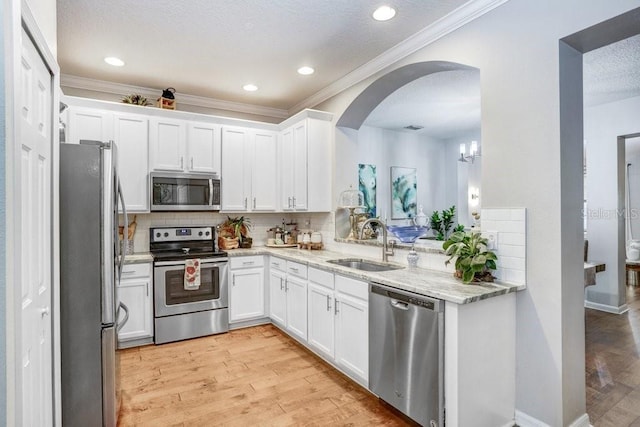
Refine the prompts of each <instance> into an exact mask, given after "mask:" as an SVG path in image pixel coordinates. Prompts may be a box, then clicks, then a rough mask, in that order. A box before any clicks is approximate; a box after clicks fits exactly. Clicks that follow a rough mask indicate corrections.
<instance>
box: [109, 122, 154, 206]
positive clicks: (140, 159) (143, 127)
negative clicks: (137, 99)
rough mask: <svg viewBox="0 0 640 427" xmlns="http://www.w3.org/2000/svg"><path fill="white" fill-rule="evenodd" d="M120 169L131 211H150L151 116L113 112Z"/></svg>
mask: <svg viewBox="0 0 640 427" xmlns="http://www.w3.org/2000/svg"><path fill="white" fill-rule="evenodd" d="M113 140H114V141H115V142H116V144H117V146H118V150H119V152H118V164H119V166H118V172H119V174H120V182H121V183H122V194H123V196H124V201H125V203H126V205H127V211H129V212H149V174H148V172H147V171H148V170H149V161H148V159H149V119H147V118H146V117H145V116H141V115H137V114H121V113H117V114H114V115H113Z"/></svg>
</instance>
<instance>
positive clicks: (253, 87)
mask: <svg viewBox="0 0 640 427" xmlns="http://www.w3.org/2000/svg"><path fill="white" fill-rule="evenodd" d="M242 89H244V90H246V91H247V92H255V91H257V90H258V86H256V85H254V84H251V83H249V84H246V85H244V86H242Z"/></svg>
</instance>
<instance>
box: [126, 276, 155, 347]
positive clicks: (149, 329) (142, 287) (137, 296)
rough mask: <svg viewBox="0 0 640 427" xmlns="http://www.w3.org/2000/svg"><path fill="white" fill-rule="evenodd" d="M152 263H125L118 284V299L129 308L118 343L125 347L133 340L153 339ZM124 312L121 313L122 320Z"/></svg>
mask: <svg viewBox="0 0 640 427" xmlns="http://www.w3.org/2000/svg"><path fill="white" fill-rule="evenodd" d="M151 283H152V282H151V263H144V264H125V265H124V267H123V269H122V278H121V280H120V284H119V285H118V299H119V301H120V302H122V303H123V304H124V305H126V306H127V308H128V310H129V318H128V320H127V322H126V323H125V324H124V325H123V326H122V328H121V329H120V330H119V331H118V343H119V344H121V345H122V346H125V347H130V346H131V341H138V340H140V341H144V340H145V339H150V340H148V341H149V342H151V341H152V340H153V287H152V286H151ZM123 316H124V314H123V313H121V314H120V319H119V321H120V322H122V320H123ZM141 343H142V342H141Z"/></svg>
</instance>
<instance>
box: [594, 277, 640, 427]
mask: <svg viewBox="0 0 640 427" xmlns="http://www.w3.org/2000/svg"><path fill="white" fill-rule="evenodd" d="M627 304H628V305H629V311H628V312H626V313H624V314H620V315H617V314H610V313H604V312H601V311H597V310H590V309H586V310H585V311H586V316H585V317H586V371H587V372H586V375H587V376H586V386H587V388H586V390H587V413H588V414H589V419H590V421H591V424H592V425H593V426H594V427H626V426H633V427H638V426H640V287H637V286H636V287H633V286H628V287H627Z"/></svg>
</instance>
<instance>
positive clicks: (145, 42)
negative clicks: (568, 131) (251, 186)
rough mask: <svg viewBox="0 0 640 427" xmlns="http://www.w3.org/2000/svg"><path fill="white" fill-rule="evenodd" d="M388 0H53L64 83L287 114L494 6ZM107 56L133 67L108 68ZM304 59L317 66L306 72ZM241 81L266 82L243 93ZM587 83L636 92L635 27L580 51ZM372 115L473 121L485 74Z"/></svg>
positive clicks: (405, 120)
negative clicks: (386, 14)
mask: <svg viewBox="0 0 640 427" xmlns="http://www.w3.org/2000/svg"><path fill="white" fill-rule="evenodd" d="M505 1H506V0H505ZM387 3H388V4H391V5H393V7H394V8H395V9H396V10H397V15H396V17H395V18H394V19H392V20H390V21H387V22H377V21H374V20H373V19H372V18H371V13H372V12H373V8H374V7H375V6H378V5H379V4H381V3H379V2H377V1H376V2H372V1H371V0H349V1H345V0H322V1H311V0H309V1H301V0H270V1H265V0H215V1H214V0H189V1H185V2H176V1H169V0H138V1H134V2H131V1H125V0H111V1H108V2H105V1H103V0H83V1H81V2H78V1H73V0H58V3H57V5H58V62H59V64H60V68H61V71H62V74H63V76H62V84H63V86H65V82H69V81H71V80H73V79H75V78H82V79H81V80H83V83H82V84H83V85H84V86H83V88H85V89H87V88H90V87H91V86H92V85H95V87H97V88H105V87H106V88H107V89H106V90H110V91H112V92H113V93H118V92H117V90H118V89H114V87H115V86H114V84H115V85H121V86H120V90H121V91H125V90H131V89H132V88H134V89H140V90H141V91H143V93H144V94H145V96H154V95H153V94H154V93H157V95H159V94H160V90H161V89H164V88H166V87H169V86H171V87H174V88H176V90H177V98H178V102H180V100H181V97H188V96H193V97H199V99H211V100H216V101H220V102H225V103H227V104H228V105H230V106H231V107H230V109H234V108H237V109H238V111H240V110H242V108H243V106H254V107H257V108H263V110H262V111H266V112H267V113H265V114H264V115H271V116H273V117H281V118H283V117H288V115H290V114H291V113H292V112H295V111H297V110H298V109H299V108H303V107H307V106H312V105H315V103H318V102H321V101H322V100H324V99H326V98H328V96H325V97H324V98H318V94H320V93H323V92H326V93H330V92H331V91H329V92H327V90H328V88H331V87H332V86H335V85H336V82H341V81H343V82H345V86H344V88H346V87H348V83H349V82H350V83H351V84H353V83H356V82H357V81H358V80H357V79H356V77H354V76H356V75H358V76H360V78H366V77H368V76H369V75H371V74H372V73H373V72H375V71H378V70H379V69H382V67H383V66H384V65H389V63H391V62H388V63H384V62H381V60H382V59H383V58H385V57H388V58H392V57H393V55H391V52H393V51H394V50H400V49H398V47H400V46H403V45H405V46H406V44H407V43H408V42H411V41H413V42H414V43H416V42H415V40H417V39H418V36H420V35H424V34H427V33H428V30H429V29H430V28H440V27H438V25H440V26H442V25H443V22H450V23H451V24H450V25H449V29H450V30H452V29H454V28H455V25H462V24H463V23H464V22H466V21H465V20H464V19H465V17H464V16H463V15H464V14H465V11H466V10H468V11H469V12H468V14H467V17H469V16H477V15H478V14H477V10H478V9H473V8H474V7H476V8H479V7H481V6H478V5H486V4H488V3H492V4H493V7H496V6H495V4H496V2H487V1H485V0H472V1H466V0H390V1H388V2H387ZM497 4H498V5H499V4H500V3H497ZM488 10H489V9H488V7H485V9H483V11H484V12H486V11H488ZM472 12H476V13H475V15H474V14H473V13H472ZM448 14H449V15H448ZM447 15H448V16H447ZM461 16H462V17H461ZM469 19H470V18H469ZM409 46H416V45H409ZM403 47H404V46H403ZM418 47H419V46H418ZM394 48H395V49H394ZM405 49H406V48H405ZM106 56H117V57H119V58H121V59H123V60H124V61H125V63H126V65H125V66H124V67H120V68H118V67H113V66H109V65H107V64H105V62H104V61H103V59H104V57H106ZM397 59H398V58H396V60H397ZM373 64H375V65H376V66H377V67H378V68H372V67H373ZM302 65H309V66H312V67H314V68H315V70H316V72H315V73H314V74H312V75H309V76H302V75H299V74H298V73H297V72H296V70H297V69H298V68H299V67H300V66H302ZM365 72H367V73H368V74H366V73H365ZM76 80H80V79H76ZM87 82H89V83H88V84H87ZM105 82H107V83H105ZM246 83H254V84H256V85H257V86H258V87H259V90H258V91H256V92H246V91H244V90H243V89H242V86H243V85H244V84H246ZM110 84H111V86H109V85H110ZM67 85H68V84H67ZM87 85H88V86H89V87H87ZM124 85H126V86H124ZM584 88H585V105H587V106H590V105H597V104H600V103H604V102H611V101H615V100H619V99H623V98H627V97H631V96H640V36H636V37H632V38H630V39H627V40H623V41H621V42H618V43H615V44H613V45H610V46H606V47H603V48H601V49H598V50H595V51H592V52H589V53H587V54H585V55H584ZM98 90H105V89H98ZM144 90H146V92H144ZM128 93H131V92H122V93H121V94H122V95H124V94H128ZM147 93H148V94H150V95H147ZM335 93H337V91H336V92H335ZM312 100H313V101H315V103H314V102H312ZM258 114H260V113H258ZM365 124H366V125H369V126H376V127H383V128H387V129H396V130H397V129H402V128H404V127H405V126H408V125H417V126H423V127H424V129H422V130H419V131H417V132H420V133H423V134H427V135H430V136H432V137H435V138H445V137H448V138H451V137H455V136H456V135H457V134H462V133H468V132H469V131H473V130H477V129H479V128H480V75H479V72H477V71H452V72H442V73H436V74H432V75H429V76H426V77H423V78H421V79H418V80H416V81H414V82H412V83H410V84H408V85H406V86H404V87H403V88H401V89H400V90H398V91H396V92H394V93H393V94H392V95H390V96H389V97H388V98H387V99H386V100H385V101H383V102H382V103H381V104H380V106H379V107H378V108H376V109H375V110H374V111H373V112H372V113H371V115H370V116H369V118H368V119H367V121H366V122H365Z"/></svg>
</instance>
